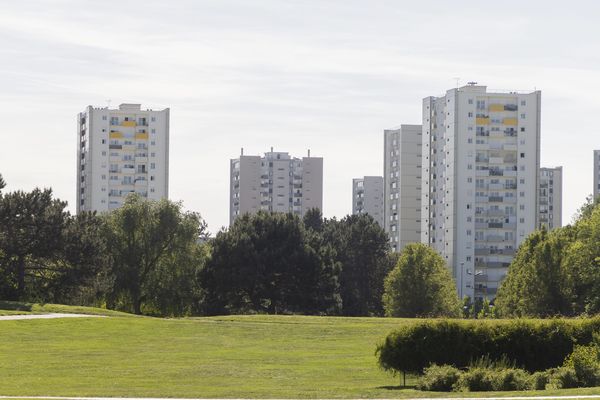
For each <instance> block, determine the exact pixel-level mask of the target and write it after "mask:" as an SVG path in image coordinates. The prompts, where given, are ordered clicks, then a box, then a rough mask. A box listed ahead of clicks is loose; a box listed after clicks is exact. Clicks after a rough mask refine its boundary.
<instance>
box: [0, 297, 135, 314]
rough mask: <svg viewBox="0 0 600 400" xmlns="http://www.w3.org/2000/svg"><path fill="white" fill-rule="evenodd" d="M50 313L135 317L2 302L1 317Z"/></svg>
mask: <svg viewBox="0 0 600 400" xmlns="http://www.w3.org/2000/svg"><path fill="white" fill-rule="evenodd" d="M48 313H64V314H90V315H105V316H113V317H116V316H120V317H135V316H134V315H132V314H127V313H123V312H119V311H114V310H107V309H104V308H95V307H84V306H67V305H64V304H49V303H46V304H40V303H24V302H17V301H4V300H0V316H3V315H27V314H48Z"/></svg>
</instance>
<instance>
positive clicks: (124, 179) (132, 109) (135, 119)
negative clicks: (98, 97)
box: [77, 104, 169, 213]
mask: <svg viewBox="0 0 600 400" xmlns="http://www.w3.org/2000/svg"><path fill="white" fill-rule="evenodd" d="M130 193H138V194H139V195H141V196H142V197H145V198H147V199H152V200H158V199H163V198H167V197H168V195H169V109H168V108H166V109H164V110H160V111H153V110H142V109H141V106H140V104H121V105H120V106H119V108H118V109H109V108H108V107H107V108H96V107H92V106H88V107H87V108H86V109H85V111H83V112H81V113H79V115H78V117H77V212H78V213H79V212H81V211H98V212H104V211H109V210H113V209H115V208H118V207H120V206H121V205H122V204H123V201H124V200H125V197H126V196H127V195H128V194H130Z"/></svg>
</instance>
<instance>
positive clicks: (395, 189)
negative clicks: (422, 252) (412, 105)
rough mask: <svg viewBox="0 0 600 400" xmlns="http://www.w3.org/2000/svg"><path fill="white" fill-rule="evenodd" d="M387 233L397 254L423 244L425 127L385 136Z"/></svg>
mask: <svg viewBox="0 0 600 400" xmlns="http://www.w3.org/2000/svg"><path fill="white" fill-rule="evenodd" d="M383 140H384V150H383V152H384V154H383V180H384V185H383V188H384V189H383V198H384V208H383V209H384V212H383V219H384V222H383V223H384V229H385V231H386V232H387V233H388V235H389V236H390V245H391V247H392V249H393V250H394V251H397V252H399V251H401V250H402V249H403V248H404V246H406V245H407V244H409V243H414V242H419V241H420V240H421V146H422V143H421V141H422V139H421V125H401V126H400V127H399V128H395V129H386V130H385V131H384V132H383Z"/></svg>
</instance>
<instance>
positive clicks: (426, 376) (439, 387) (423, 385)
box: [417, 364, 462, 392]
mask: <svg viewBox="0 0 600 400" xmlns="http://www.w3.org/2000/svg"><path fill="white" fill-rule="evenodd" d="M423 372H424V373H423V376H422V377H421V378H419V381H418V383H417V389H419V390H426V391H430V392H450V391H452V387H453V386H454V385H455V384H456V382H457V381H458V379H459V378H460V376H461V374H462V372H461V371H460V370H459V369H458V368H454V367H452V366H450V365H435V364H432V365H430V366H429V367H427V368H425V371H423Z"/></svg>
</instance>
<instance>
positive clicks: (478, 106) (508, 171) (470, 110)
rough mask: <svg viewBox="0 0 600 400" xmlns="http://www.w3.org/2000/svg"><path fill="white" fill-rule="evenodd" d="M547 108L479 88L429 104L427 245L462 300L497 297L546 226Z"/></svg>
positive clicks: (529, 98)
mask: <svg viewBox="0 0 600 400" xmlns="http://www.w3.org/2000/svg"><path fill="white" fill-rule="evenodd" d="M540 103H541V92H539V91H535V92H531V93H517V92H507V93H499V92H493V93H491V92H488V91H487V89H486V87H485V86H478V85H477V84H475V83H470V84H469V85H468V86H464V87H461V88H456V89H451V90H448V91H447V92H446V95H445V96H442V97H427V98H425V99H424V100H423V184H422V189H423V194H422V199H423V201H422V216H423V218H422V241H423V242H424V243H429V245H430V246H431V247H433V248H434V249H435V250H437V251H438V252H439V254H441V255H442V257H443V258H444V259H445V260H446V262H447V264H448V266H449V267H450V268H451V269H452V273H453V275H454V277H455V279H456V283H457V288H458V293H459V295H460V296H461V297H464V296H470V297H471V299H473V298H479V299H483V298H494V297H495V295H496V291H497V289H498V286H499V284H500V282H501V281H502V279H503V278H504V277H505V275H506V272H507V268H508V265H509V264H510V262H511V260H512V259H513V257H514V254H515V251H516V249H517V247H518V246H519V244H520V243H521V242H522V241H523V240H524V239H525V238H526V237H527V235H528V234H529V233H531V232H532V231H534V230H535V229H536V227H537V225H538V224H537V219H538V212H537V207H538V175H539V167H540V165H539V164H540Z"/></svg>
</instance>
